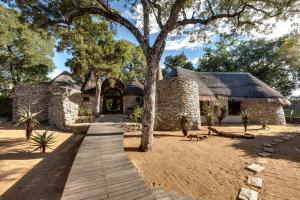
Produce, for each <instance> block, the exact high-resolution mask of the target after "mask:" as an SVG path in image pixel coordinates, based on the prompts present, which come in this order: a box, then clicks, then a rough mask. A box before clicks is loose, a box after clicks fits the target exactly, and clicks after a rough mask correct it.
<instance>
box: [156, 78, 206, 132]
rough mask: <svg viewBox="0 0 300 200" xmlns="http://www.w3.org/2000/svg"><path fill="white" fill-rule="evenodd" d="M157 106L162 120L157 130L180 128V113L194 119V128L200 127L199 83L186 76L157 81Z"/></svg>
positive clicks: (157, 125)
mask: <svg viewBox="0 0 300 200" xmlns="http://www.w3.org/2000/svg"><path fill="white" fill-rule="evenodd" d="M156 90H157V93H156V94H157V96H156V98H157V99H156V106H157V113H158V115H159V117H160V119H161V122H159V123H157V124H156V125H155V129H156V130H179V129H180V126H179V120H178V115H179V114H183V113H185V114H186V115H188V116H189V117H190V119H191V121H192V126H191V128H192V129H199V128H200V126H201V121H200V106H199V93H198V84H197V83H196V82H194V81H191V80H188V79H184V78H168V79H164V80H160V81H158V83H157V87H156Z"/></svg>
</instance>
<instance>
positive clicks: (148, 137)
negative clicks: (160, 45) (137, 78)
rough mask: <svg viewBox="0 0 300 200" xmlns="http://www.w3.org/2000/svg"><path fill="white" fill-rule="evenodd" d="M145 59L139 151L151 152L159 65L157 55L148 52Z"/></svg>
mask: <svg viewBox="0 0 300 200" xmlns="http://www.w3.org/2000/svg"><path fill="white" fill-rule="evenodd" d="M149 52H150V53H148V55H147V56H146V58H147V74H146V79H145V84H144V92H145V96H144V116H143V128H142V137H141V144H140V150H141V151H151V150H152V145H153V129H154V121H155V95H156V76H157V68H158V64H159V58H160V57H159V56H157V55H158V54H156V55H155V53H152V51H149Z"/></svg>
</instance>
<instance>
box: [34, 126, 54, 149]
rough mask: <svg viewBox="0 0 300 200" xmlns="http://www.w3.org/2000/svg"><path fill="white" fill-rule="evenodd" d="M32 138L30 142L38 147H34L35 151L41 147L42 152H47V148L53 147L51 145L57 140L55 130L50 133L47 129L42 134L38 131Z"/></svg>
mask: <svg viewBox="0 0 300 200" xmlns="http://www.w3.org/2000/svg"><path fill="white" fill-rule="evenodd" d="M31 140H32V141H31V142H30V143H31V144H32V146H35V147H36V149H34V150H33V151H36V150H38V149H39V150H40V151H41V152H42V153H45V152H46V149H47V148H49V149H52V148H51V145H53V144H54V143H55V142H56V141H55V137H54V132H51V133H50V134H48V131H47V130H45V131H44V132H43V133H41V134H40V133H37V132H36V135H32V136H31Z"/></svg>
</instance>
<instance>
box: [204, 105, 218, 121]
mask: <svg viewBox="0 0 300 200" xmlns="http://www.w3.org/2000/svg"><path fill="white" fill-rule="evenodd" d="M203 113H204V115H205V117H206V121H207V125H208V126H212V125H213V124H214V118H215V117H216V113H215V105H214V103H212V102H209V103H207V104H204V106H203Z"/></svg>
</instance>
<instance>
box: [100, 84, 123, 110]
mask: <svg viewBox="0 0 300 200" xmlns="http://www.w3.org/2000/svg"><path fill="white" fill-rule="evenodd" d="M103 113H104V114H108V113H123V96H122V93H121V92H120V91H119V90H118V89H116V88H110V89H108V90H107V91H106V92H105V93H104V95H103Z"/></svg>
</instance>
